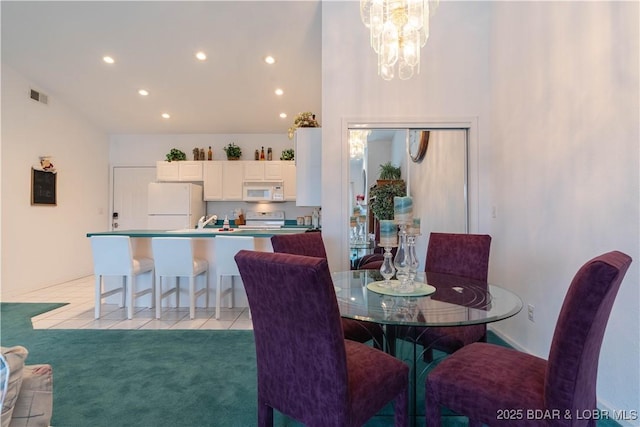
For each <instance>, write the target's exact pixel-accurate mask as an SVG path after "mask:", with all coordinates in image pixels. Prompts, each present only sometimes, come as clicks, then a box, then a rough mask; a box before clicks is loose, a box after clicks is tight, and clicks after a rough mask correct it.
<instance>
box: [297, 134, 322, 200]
mask: <svg viewBox="0 0 640 427" xmlns="http://www.w3.org/2000/svg"><path fill="white" fill-rule="evenodd" d="M295 153H296V155H295V159H296V187H297V189H296V190H297V195H296V206H320V204H321V202H322V192H321V189H322V128H298V129H296V136H295Z"/></svg>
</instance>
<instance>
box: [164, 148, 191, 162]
mask: <svg viewBox="0 0 640 427" xmlns="http://www.w3.org/2000/svg"><path fill="white" fill-rule="evenodd" d="M178 160H187V155H186V154H184V151H180V150H178V149H177V148H172V149H171V151H169V154H167V161H168V162H173V161H178Z"/></svg>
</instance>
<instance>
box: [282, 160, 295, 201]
mask: <svg viewBox="0 0 640 427" xmlns="http://www.w3.org/2000/svg"><path fill="white" fill-rule="evenodd" d="M281 171H282V181H284V182H283V186H284V200H285V201H291V200H296V188H297V185H296V164H295V162H293V161H283V162H281Z"/></svg>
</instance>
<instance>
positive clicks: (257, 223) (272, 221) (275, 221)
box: [238, 211, 284, 230]
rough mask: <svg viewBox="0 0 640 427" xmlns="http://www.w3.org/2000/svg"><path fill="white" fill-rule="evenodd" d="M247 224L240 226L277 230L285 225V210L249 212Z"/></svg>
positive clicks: (246, 217)
mask: <svg viewBox="0 0 640 427" xmlns="http://www.w3.org/2000/svg"><path fill="white" fill-rule="evenodd" d="M244 219H245V224H244V225H239V226H238V228H245V229H252V230H277V229H279V228H282V226H284V211H273V212H247V213H246V215H245V218H244Z"/></svg>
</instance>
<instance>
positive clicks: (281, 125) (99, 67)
mask: <svg viewBox="0 0 640 427" xmlns="http://www.w3.org/2000/svg"><path fill="white" fill-rule="evenodd" d="M0 4H1V8H2V64H3V66H4V65H9V66H10V67H11V68H13V69H14V70H16V71H17V72H18V73H19V74H20V75H22V76H24V77H25V78H27V79H28V80H30V81H31V82H33V85H34V87H33V89H36V90H39V91H42V92H43V93H45V94H46V95H48V96H49V103H50V104H53V103H57V102H59V103H64V104H65V105H67V106H69V107H70V108H72V109H73V110H75V111H77V112H78V114H81V115H83V116H85V117H86V118H87V120H89V121H90V122H91V123H93V124H94V125H96V126H98V127H99V128H100V129H102V130H104V131H105V132H107V133H110V134H118V133H286V132H287V128H288V127H289V126H290V125H291V124H292V123H293V120H294V117H295V115H296V114H297V113H299V112H302V111H312V112H314V113H315V114H317V115H318V119H321V118H320V115H319V114H320V109H321V5H320V1H319V0H313V1H200V2H190V1H173V2H166V1H157V2H156V1H153V2H151V1H136V2H133V1H113V2H111V1H104V2H101V1H67V2H57V1H40V2H30V1H28V2H27V1H15V2H11V1H2V2H0ZM197 51H204V52H205V53H206V54H207V59H206V61H203V62H202V61H198V60H196V59H195V56H194V55H195V53H196V52H197ZM105 55H110V56H112V57H113V58H114V59H115V61H116V62H115V63H114V64H112V65H108V64H106V63H104V62H103V60H102V57H103V56H105ZM266 55H272V56H274V57H275V58H276V61H277V62H276V63H275V64H274V65H271V66H270V65H267V64H265V62H264V57H265V56H266ZM141 88H144V89H146V90H148V91H149V95H148V96H146V97H142V96H140V95H138V93H137V91H138V90H139V89H141ZM276 88H281V89H282V90H283V91H284V95H282V96H280V97H278V96H276V95H275V94H274V91H275V89H276ZM25 96H28V88H27V89H25ZM163 112H168V113H169V114H171V118H170V119H162V118H161V113H163ZM281 112H285V113H286V114H288V117H287V118H285V119H282V118H280V117H279V114H280V113H281Z"/></svg>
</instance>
